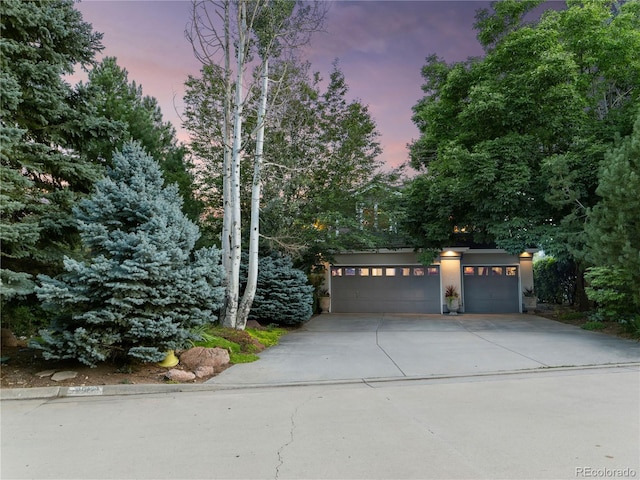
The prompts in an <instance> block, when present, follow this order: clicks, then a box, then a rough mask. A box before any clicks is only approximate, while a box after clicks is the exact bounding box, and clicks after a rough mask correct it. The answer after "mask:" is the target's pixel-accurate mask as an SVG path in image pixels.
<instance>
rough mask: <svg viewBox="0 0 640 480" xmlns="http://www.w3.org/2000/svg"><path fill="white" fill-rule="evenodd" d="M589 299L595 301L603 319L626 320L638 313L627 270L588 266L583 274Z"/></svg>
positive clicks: (632, 284)
mask: <svg viewBox="0 0 640 480" xmlns="http://www.w3.org/2000/svg"><path fill="white" fill-rule="evenodd" d="M585 280H586V281H587V282H588V286H587V287H586V288H585V291H586V293H587V296H588V297H589V300H592V301H594V302H596V306H597V313H598V314H600V315H601V316H602V318H604V319H605V320H614V321H617V322H622V323H624V322H628V321H630V320H631V319H633V318H634V317H635V316H636V315H638V313H640V312H638V306H637V305H635V304H634V295H633V293H634V292H633V290H632V289H633V288H638V286H637V285H635V284H634V282H633V281H632V279H631V278H630V276H629V275H628V273H627V272H625V271H623V270H622V269H620V268H616V267H594V268H589V269H588V270H587V273H586V274H585Z"/></svg>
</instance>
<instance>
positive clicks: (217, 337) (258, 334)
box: [192, 325, 287, 363]
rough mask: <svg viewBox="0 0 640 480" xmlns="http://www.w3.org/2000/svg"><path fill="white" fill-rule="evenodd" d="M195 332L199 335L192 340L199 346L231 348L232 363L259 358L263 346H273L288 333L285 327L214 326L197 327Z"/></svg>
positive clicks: (246, 361) (252, 360)
mask: <svg viewBox="0 0 640 480" xmlns="http://www.w3.org/2000/svg"><path fill="white" fill-rule="evenodd" d="M193 331H194V334H195V335H196V336H197V337H199V339H198V340H194V341H192V344H193V345H194V346H197V347H206V348H214V347H220V348H225V349H227V350H229V356H230V360H231V363H248V362H254V361H256V360H258V359H259V357H258V355H257V354H256V353H257V352H258V351H260V350H262V348H263V347H271V346H273V345H276V344H277V343H278V339H279V338H280V337H281V336H282V335H285V334H286V333H287V330H285V329H283V328H273V327H270V328H267V329H255V328H247V329H246V330H236V329H234V328H225V327H212V326H211V325H208V326H203V327H199V328H196V329H195V330H193Z"/></svg>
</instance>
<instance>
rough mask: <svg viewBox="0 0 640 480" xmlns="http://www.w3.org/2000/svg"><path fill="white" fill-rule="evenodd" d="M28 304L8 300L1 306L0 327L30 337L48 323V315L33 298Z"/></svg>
mask: <svg viewBox="0 0 640 480" xmlns="http://www.w3.org/2000/svg"><path fill="white" fill-rule="evenodd" d="M30 300H31V302H30V305H24V304H22V303H18V302H15V303H14V302H9V303H8V304H6V305H4V306H3V308H2V327H3V328H9V329H10V330H11V331H12V332H13V333H14V334H15V335H18V336H26V337H31V336H32V335H34V334H35V333H36V332H37V331H38V330H39V329H40V328H43V327H45V326H46V325H47V324H48V323H49V318H50V316H49V315H48V314H47V312H45V311H43V310H42V308H40V305H39V304H38V302H37V301H36V299H35V298H30Z"/></svg>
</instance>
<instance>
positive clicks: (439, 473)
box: [0, 316, 640, 479]
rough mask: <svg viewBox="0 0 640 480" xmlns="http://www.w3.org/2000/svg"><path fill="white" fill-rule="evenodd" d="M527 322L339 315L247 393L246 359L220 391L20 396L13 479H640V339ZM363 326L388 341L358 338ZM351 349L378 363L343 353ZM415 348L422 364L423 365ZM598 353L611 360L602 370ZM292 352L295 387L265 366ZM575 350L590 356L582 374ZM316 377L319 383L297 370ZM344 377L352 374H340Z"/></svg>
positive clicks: (6, 422)
mask: <svg viewBox="0 0 640 480" xmlns="http://www.w3.org/2000/svg"><path fill="white" fill-rule="evenodd" d="M523 317H524V318H513V319H512V320H513V322H512V323H511V324H508V323H507V322H504V321H503V319H499V318H498V319H493V320H492V319H488V318H480V317H477V318H471V317H467V318H466V320H463V319H462V318H460V319H458V320H456V321H460V322H462V323H460V324H459V325H458V326H455V325H454V324H452V323H448V324H440V325H437V322H435V323H434V322H432V323H428V322H426V321H425V319H418V321H419V322H423V323H424V325H422V326H421V327H420V329H421V331H415V329H416V328H418V327H417V326H416V324H415V322H414V324H411V325H409V326H406V325H405V324H406V323H410V321H411V320H416V319H415V318H409V317H397V318H396V317H394V319H393V320H394V321H396V320H397V322H398V323H392V322H391V321H389V322H387V321H384V319H382V320H381V321H379V322H377V321H376V325H377V326H376V327H375V328H373V335H371V333H372V332H371V329H372V325H373V324H372V323H371V322H369V324H367V323H366V322H365V321H364V319H362V318H358V317H353V318H346V319H343V321H344V320H346V321H347V323H351V325H350V326H347V325H344V324H342V325H341V326H336V325H335V324H333V323H332V322H333V321H335V320H336V318H335V317H333V318H329V317H327V318H324V319H320V320H319V321H318V322H315V321H314V322H311V323H309V324H308V325H307V327H305V329H306V333H305V329H303V330H301V331H299V332H296V333H295V334H292V335H290V336H288V337H285V339H287V340H286V341H284V342H283V343H282V344H281V345H280V347H276V349H271V350H270V351H269V352H270V353H269V354H268V355H267V354H265V355H263V359H262V360H260V361H259V362H257V363H254V364H252V365H254V368H255V369H256V371H262V372H263V373H264V374H265V377H263V378H262V381H261V382H257V383H259V384H260V385H259V386H247V385H248V383H251V384H253V383H256V382H255V379H256V377H255V375H256V373H255V372H251V371H250V370H247V369H238V366H234V367H232V368H231V369H229V370H227V372H229V374H228V375H226V376H225V377H226V380H224V381H222V382H220V381H219V382H218V383H210V384H208V385H207V386H206V388H209V389H210V390H209V391H192V392H181V393H163V394H140V395H122V396H120V395H115V396H94V397H78V398H74V397H66V398H52V399H32V400H24V399H23V400H5V401H2V404H1V406H2V417H1V427H2V432H1V433H2V438H1V442H2V443H1V454H2V457H1V460H2V466H1V470H0V476H1V478H3V479H12V478H56V479H62V478H64V479H67V478H69V479H70V478H83V479H93V478H118V479H119V478H162V479H164V478H167V479H169V478H171V479H177V478H216V479H224V478H233V479H263V478H264V479H301V478H318V479H320V478H322V479H325V478H327V479H329V478H331V479H344V478H354V479H369V478H390V479H423V478H424V479H427V478H445V479H449V478H451V479H454V478H467V479H468V478H472V479H496V478H505V479H507V478H509V479H521V478H522V479H524V478H535V479H558V478H567V479H571V478H638V477H639V476H640V465H639V463H640V462H639V460H638V459H639V458H640V456H639V455H638V454H639V452H640V361H638V360H639V359H638V357H637V352H638V350H637V346H638V344H637V342H628V341H624V340H619V339H615V338H612V337H606V336H604V335H601V334H595V333H591V332H585V331H582V330H580V329H575V328H573V327H571V328H568V327H566V326H562V325H556V324H555V322H551V323H550V324H548V323H546V322H547V321H546V320H544V319H540V320H542V321H541V322H538V320H537V318H538V317H526V316H523ZM440 320H442V321H444V320H446V319H445V318H442V317H441V318H440ZM374 321H375V319H374ZM529 322H533V324H531V323H529ZM535 322H538V323H535ZM469 323H473V325H469ZM394 326H395V328H393V327H394ZM454 326H455V328H454ZM341 328H342V329H344V330H345V331H344V332H343V333H344V334H345V335H346V336H347V338H342V337H341V336H340V335H339V332H338V330H340V329H341ZM446 328H451V329H452V330H451V331H450V333H451V335H452V336H450V337H447V335H446V332H445V331H444V329H446ZM554 328H557V329H559V330H558V331H556V332H555V333H557V335H559V337H560V338H561V339H562V340H560V339H558V340H557V342H558V343H553V339H552V338H551V337H552V335H551V333H552V332H554ZM358 329H359V330H360V332H361V333H362V334H363V337H366V338H369V337H371V336H373V337H374V338H373V339H369V340H367V341H369V342H373V345H374V346H375V348H371V347H367V346H366V345H365V343H366V342H365V343H359V342H358V340H357V339H356V336H355V335H351V334H353V333H355V331H356V330H358ZM430 329H431V330H434V329H435V330H434V331H433V332H431V333H432V334H433V335H435V334H438V335H436V337H431V336H430V335H429V331H430ZM460 329H461V330H460ZM403 331H405V332H406V334H402V332H403ZM376 332H377V335H378V339H377V340H375V336H376ZM465 332H466V334H467V335H471V337H469V338H467V339H465V337H464V334H465ZM294 335H295V336H294ZM549 335H551V337H549ZM474 336H475V337H478V338H479V340H478V342H480V343H478V344H477V345H476V344H475V343H474V342H473V341H472V340H471V339H472V337H474ZM518 336H520V337H523V338H524V340H517V337H518ZM414 337H415V338H414ZM527 337H529V338H527ZM411 338H414V341H410V339H411ZM311 339H315V340H313V341H312V340H311ZM436 340H438V341H436ZM340 341H342V342H344V343H340ZM545 341H547V342H552V346H551V348H550V349H549V350H550V351H547V349H545V348H543V347H542V346H541V343H544V342H545ZM441 342H444V343H445V344H446V345H448V346H449V348H445V347H443V346H442V345H440V343H441ZM457 342H463V343H464V345H466V346H467V347H468V348H466V349H463V348H457V347H456V345H457ZM327 343H329V344H331V345H333V346H332V347H331V348H330V347H326V346H323V345H324V344H327ZM352 343H353V346H354V349H353V352H355V353H359V352H360V356H361V358H363V359H364V361H362V362H356V361H355V360H354V358H355V357H351V358H348V356H347V355H346V353H343V354H342V355H343V357H340V356H339V352H340V351H349V350H350V347H349V345H351V344H352ZM484 343H487V344H489V345H484V346H483V347H481V345H483V344H484ZM490 345H494V346H495V347H496V348H495V349H494V348H492V347H490ZM563 345H565V346H566V348H563ZM314 346H315V348H316V349H315V350H314V349H313V348H312V347H314ZM333 347H336V348H335V349H334V348H333ZM338 347H341V348H338ZM299 348H302V349H304V350H305V351H307V352H308V354H309V357H310V358H315V363H314V362H311V361H307V360H306V357H303V356H302V355H301V354H300V353H299V352H300V350H299ZM525 348H526V349H527V350H526V351H524V350H523V349H525ZM411 349H413V353H414V354H415V355H417V357H416V361H415V362H414V363H416V364H419V365H423V366H422V367H420V366H419V365H416V366H412V361H411V358H410V355H409V354H410V352H409V351H410V350H411ZM434 349H439V350H438V351H439V352H442V355H440V356H439V357H438V356H436V355H434V354H433V350H434ZM423 351H431V352H432V353H431V354H427V353H420V352H423ZM509 351H511V352H512V354H513V355H514V356H513V357H511V356H510V355H508V354H507V353H505V352H509ZM545 351H547V353H546V354H544V352H545ZM589 351H591V352H592V353H593V355H594V357H595V358H596V359H599V361H601V362H602V363H603V364H606V365H600V366H598V365H593V363H597V362H591V364H589V363H587V362H588V359H587V358H586V356H587V353H588V352H589ZM444 352H449V355H448V356H447V355H444ZM287 355H289V363H288V365H289V366H288V367H286V368H285V370H287V368H288V370H287V371H288V372H289V374H288V375H289V377H288V378H286V379H285V378H281V377H279V376H278V375H276V374H275V373H274V372H273V371H272V370H271V369H272V367H273V365H275V364H273V363H272V364H270V365H271V366H270V367H269V369H267V370H266V371H265V370H264V365H265V364H267V365H269V362H276V364H280V365H284V364H285V362H284V359H283V358H282V357H286V356H287ZM379 355H382V356H383V357H385V358H386V359H387V360H386V362H384V361H383V360H382V359H378V356H379ZM494 355H495V356H498V357H501V358H502V360H500V359H498V358H493V356H494ZM571 356H575V358H577V359H578V360H579V361H580V362H582V363H578V362H574V365H577V366H568V365H570V364H568V363H564V362H565V361H566V358H570V357H571ZM455 357H460V358H459V359H458V360H457V361H454V359H455ZM463 357H465V358H466V361H463ZM519 357H522V358H524V359H521V358H519ZM525 357H526V358H528V360H527V359H526V358H525ZM380 358H382V357H380ZM345 359H346V360H347V363H346V364H345V363H344V362H343V361H342V360H345ZM367 359H368V360H367ZM516 359H517V360H516ZM625 360H626V361H625ZM634 360H635V361H634ZM263 361H264V363H263ZM552 361H555V362H563V364H562V365H551V364H552V363H553V362H552ZM310 362H311V363H310ZM387 362H388V363H389V364H391V367H389V366H388V363H387ZM449 362H451V363H449ZM520 362H521V363H520ZM530 362H531V363H530ZM260 364H262V367H259V365H260ZM329 365H332V366H335V367H336V369H334V370H332V368H330V367H329ZM371 365H375V366H376V367H377V368H379V369H380V370H376V369H374V368H371ZM518 366H521V367H522V369H521V370H520V371H518ZM338 367H339V368H338ZM550 367H551V368H550ZM394 369H395V370H394ZM234 370H235V373H234ZM309 370H312V371H313V370H316V371H317V372H319V373H317V375H316V376H317V377H319V378H318V379H317V381H312V380H311V379H310V378H308V377H309V375H310V374H308V373H305V375H306V377H305V376H303V375H302V373H296V372H308V371H309ZM331 372H333V373H331ZM339 372H345V373H343V374H342V377H344V378H335V379H328V378H325V377H327V376H328V375H333V376H340V375H339ZM296 375H297V377H296ZM347 377H348V378H350V379H351V380H348V379H347ZM243 382H247V385H244V386H243ZM286 383H290V384H293V385H291V386H282V385H283V384H286ZM140 393H143V390H141V391H140Z"/></svg>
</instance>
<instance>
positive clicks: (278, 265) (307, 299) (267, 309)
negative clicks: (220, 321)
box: [240, 253, 313, 325]
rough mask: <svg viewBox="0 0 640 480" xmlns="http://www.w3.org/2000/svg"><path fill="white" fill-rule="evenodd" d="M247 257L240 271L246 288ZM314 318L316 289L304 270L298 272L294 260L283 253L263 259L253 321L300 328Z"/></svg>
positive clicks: (252, 313)
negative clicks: (297, 325)
mask: <svg viewBox="0 0 640 480" xmlns="http://www.w3.org/2000/svg"><path fill="white" fill-rule="evenodd" d="M246 260H247V257H246V256H244V257H243V265H242V268H241V270H240V275H241V283H242V284H243V285H245V284H246V278H247V265H246ZM312 314H313V286H311V285H309V282H308V280H307V276H306V275H305V273H304V272H303V271H302V270H299V269H297V268H294V266H293V262H292V261H291V258H290V257H288V256H284V255H282V254H279V253H272V254H271V255H266V256H261V257H260V263H259V265H258V282H257V286H256V295H255V298H254V299H253V304H252V306H251V311H250V312H249V318H251V319H255V320H260V321H263V322H269V323H278V324H283V325H296V324H300V323H303V322H306V321H307V320H309V318H311V315H312Z"/></svg>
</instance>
